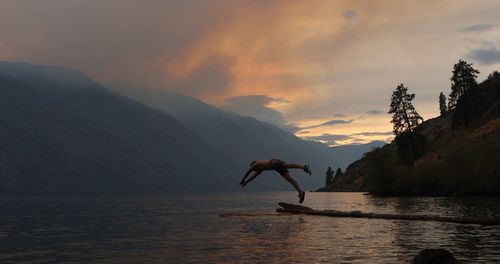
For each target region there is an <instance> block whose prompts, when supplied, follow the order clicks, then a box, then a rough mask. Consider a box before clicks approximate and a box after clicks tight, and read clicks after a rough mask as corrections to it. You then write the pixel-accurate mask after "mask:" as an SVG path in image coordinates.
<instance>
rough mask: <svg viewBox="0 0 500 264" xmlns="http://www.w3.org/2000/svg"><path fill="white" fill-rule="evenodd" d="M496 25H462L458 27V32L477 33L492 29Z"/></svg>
mask: <svg viewBox="0 0 500 264" xmlns="http://www.w3.org/2000/svg"><path fill="white" fill-rule="evenodd" d="M495 27H496V26H495V25H492V24H475V25H472V26H468V27H464V28H461V29H460V32H474V33H479V32H483V31H488V30H492V29H494V28H495Z"/></svg>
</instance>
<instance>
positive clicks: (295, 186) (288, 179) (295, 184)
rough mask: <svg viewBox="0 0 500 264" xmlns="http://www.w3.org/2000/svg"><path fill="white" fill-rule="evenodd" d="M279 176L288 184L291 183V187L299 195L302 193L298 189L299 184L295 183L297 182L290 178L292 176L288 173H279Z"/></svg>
mask: <svg viewBox="0 0 500 264" xmlns="http://www.w3.org/2000/svg"><path fill="white" fill-rule="evenodd" d="M280 175H281V176H282V177H283V178H285V180H287V181H288V182H289V183H291V184H292V185H293V187H294V188H295V190H297V191H298V192H299V193H301V192H302V189H301V188H300V186H299V184H298V183H297V181H296V180H295V179H294V178H292V176H290V173H288V172H282V173H280Z"/></svg>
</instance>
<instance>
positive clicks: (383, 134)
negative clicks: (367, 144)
mask: <svg viewBox="0 0 500 264" xmlns="http://www.w3.org/2000/svg"><path fill="white" fill-rule="evenodd" d="M351 135H352V136H390V135H393V132H359V133H354V134H351Z"/></svg>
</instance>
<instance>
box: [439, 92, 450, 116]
mask: <svg viewBox="0 0 500 264" xmlns="http://www.w3.org/2000/svg"><path fill="white" fill-rule="evenodd" d="M439 111H441V116H445V115H446V113H448V108H447V107H446V96H444V94H443V93H440V94H439Z"/></svg>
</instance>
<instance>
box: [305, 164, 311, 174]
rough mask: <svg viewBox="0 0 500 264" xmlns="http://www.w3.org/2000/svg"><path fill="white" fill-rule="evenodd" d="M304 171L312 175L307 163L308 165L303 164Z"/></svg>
mask: <svg viewBox="0 0 500 264" xmlns="http://www.w3.org/2000/svg"><path fill="white" fill-rule="evenodd" d="M304 171H305V172H306V173H307V174H309V175H312V173H311V168H309V165H308V164H306V165H304Z"/></svg>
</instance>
